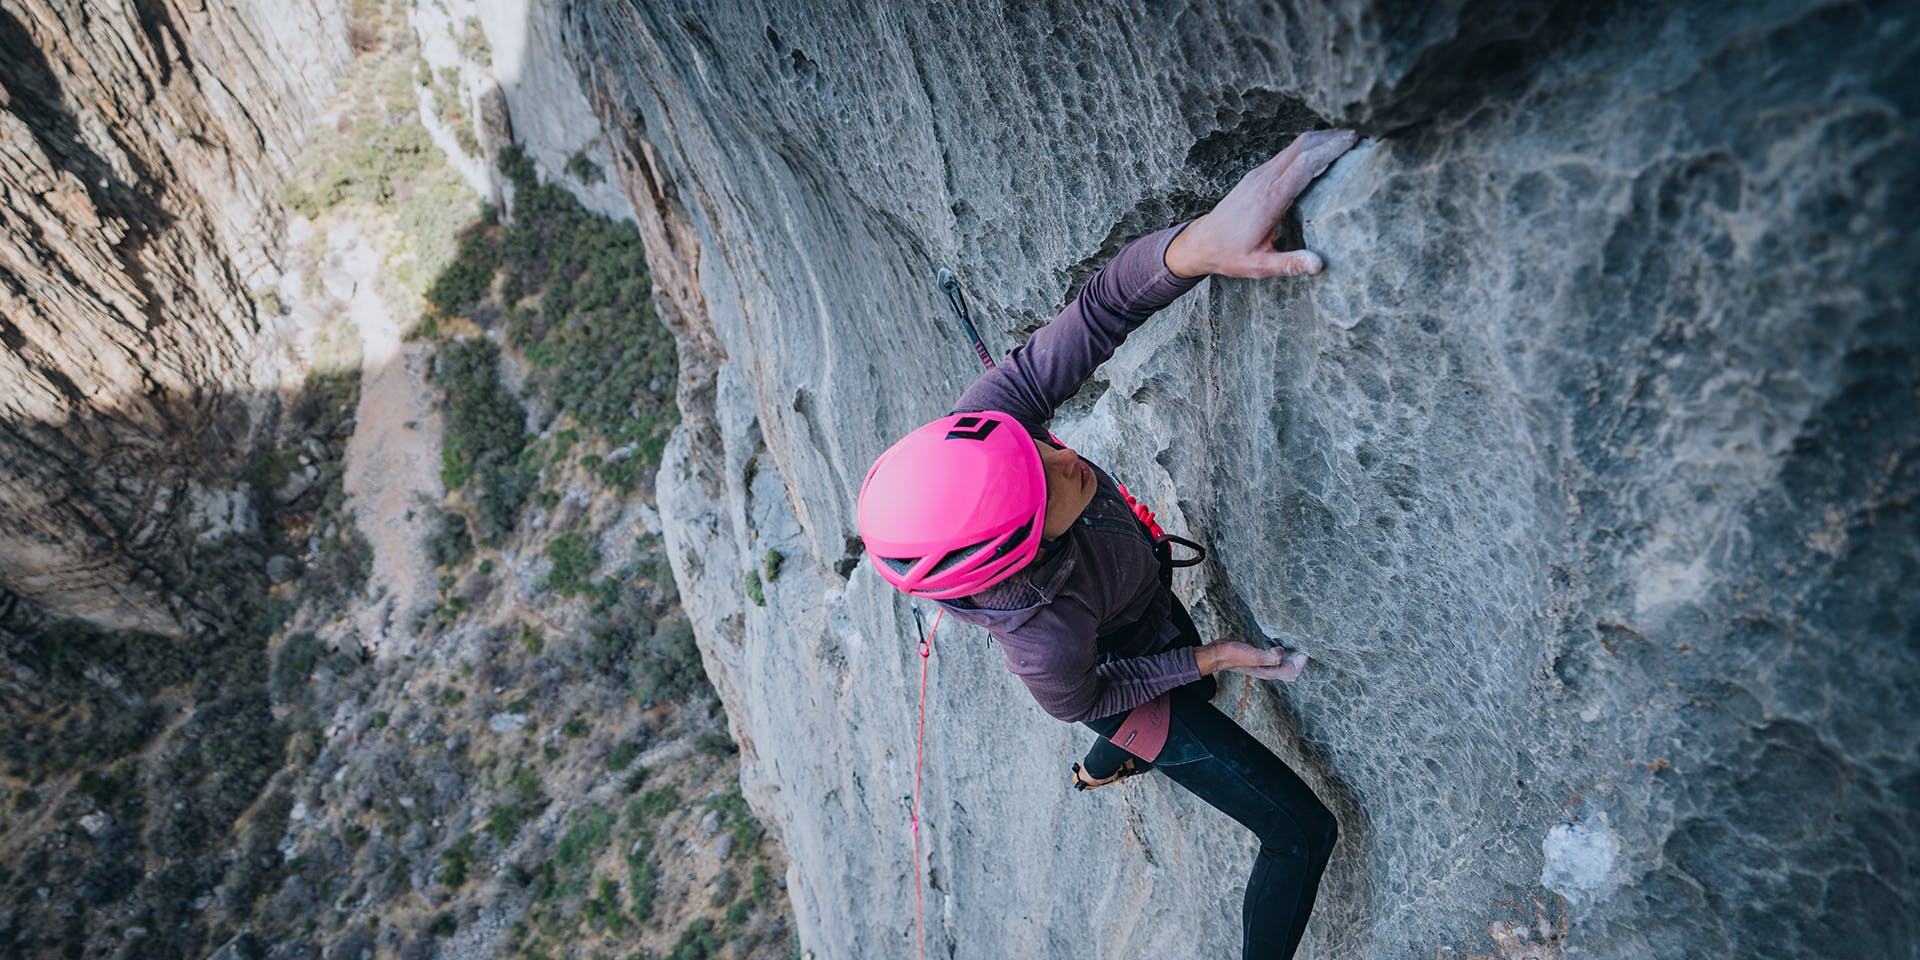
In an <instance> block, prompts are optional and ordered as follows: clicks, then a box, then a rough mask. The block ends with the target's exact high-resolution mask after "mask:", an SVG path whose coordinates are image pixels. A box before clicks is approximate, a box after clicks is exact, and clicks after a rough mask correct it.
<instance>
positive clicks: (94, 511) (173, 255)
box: [0, 0, 349, 636]
mask: <svg viewBox="0 0 1920 960" xmlns="http://www.w3.org/2000/svg"><path fill="white" fill-rule="evenodd" d="M340 6H341V5H337V4H330V3H290V4H277V5H273V8H272V9H268V8H266V7H260V6H250V5H238V6H235V7H233V8H231V9H229V8H227V7H226V6H224V5H223V6H220V7H218V8H215V9H208V7H207V5H205V4H200V3H186V2H177V0H118V2H105V3H96V2H92V0H88V2H84V3H82V2H77V0H76V2H56V3H48V2H34V0H27V2H15V0H6V2H0V131H4V132H3V133H0V196H4V197H5V203H4V204H0V504H4V506H0V556H4V558H5V560H4V562H0V588H4V589H5V590H9V591H12V592H14V593H17V594H20V595H22V596H25V597H27V598H29V599H31V600H34V601H37V602H38V603H40V604H42V605H44V606H45V607H46V608H47V609H49V610H51V611H53V612H55V613H60V614H65V615H70V616H83V617H86V618H88V619H90V620H93V621H94V622H96V623H100V624H103V625H107V626H111V627H114V628H118V629H126V630H141V631H151V632H156V633H161V634H167V635H172V636H182V635H184V634H185V633H186V632H187V631H188V630H189V629H190V628H191V626H192V625H193V623H194V621H195V620H196V614H195V612H194V611H193V610H191V609H189V608H188V607H187V605H185V604H184V603H183V602H182V601H181V600H180V594H181V593H182V592H183V589H184V584H185V582H186V581H187V580H188V579H189V578H190V577H191V574H192V563H191V558H192V555H193V549H194V547H195V545H196V543H197V542H199V541H200V540H203V539H213V538H217V537H219V536H222V535H224V534H228V533H233V532H236V531H238V532H250V531H251V529H252V527H253V526H254V524H255V519H254V517H253V515H252V513H251V511H250V509H249V507H248V501H249V499H250V493H249V492H248V490H247V488H246V486H245V485H244V483H243V482H241V480H240V479H239V477H240V475H241V474H243V473H244V472H245V471H244V467H245V464H246V462H247V460H248V458H249V456H250V454H251V453H252V452H253V449H254V448H255V447H256V446H257V443H258V440H259V436H260V430H261V427H262V426H263V424H264V422H265V421H266V420H267V419H268V418H270V416H271V414H272V411H271V409H270V408H269V405H270V403H271V400H270V397H271V395H272V388H273V387H274V386H276V385H277V379H278V370H277V363H276V358H275V355H274V354H273V353H272V352H271V351H266V350H262V349H260V347H261V345H262V343H263V342H264V341H266V340H267V339H268V338H267V330H268V327H269V326H270V324H271V322H272V318H271V317H270V316H269V315H268V312H267V311H264V310H262V311H256V309H255V305H254V304H253V303H252V302H251V301H250V300H249V299H248V293H249V291H252V290H255V289H264V288H266V287H268V286H270V285H271V282H272V280H273V279H274V278H275V276H276V275H277V271H276V269H275V267H274V264H273V262H272V260H271V259H270V256H271V254H270V247H271V245H272V244H273V243H274V242H275V240H276V239H277V238H278V236H279V233H280V211H279V204H278V203H277V199H278V196H279V191H280V186H281V184H282V183H283V182H284V181H285V179H286V176H287V174H288V172H289V171H290V170H291V167H292V163H293V157H294V156H295V155H296V154H297V152H298V150H299V147H300V144H301V142H302V140H303V139H304V137H305V134H306V124H307V122H308V120H309V118H310V117H311V116H312V115H313V114H314V113H315V112H316V110H317V108H318V106H319V105H320V104H322V103H324V102H325V100H326V98H327V97H328V96H330V95H331V94H332V92H333V83H334V80H335V78H336V76H337V75H338V73H339V71H340V70H341V69H343V68H344V66H345V63H346V61H347V59H348V57H349V50H348V43H347V30H346V23H345V11H344V10H343V9H340Z"/></svg>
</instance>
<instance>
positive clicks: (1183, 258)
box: [1166, 130, 1356, 277]
mask: <svg viewBox="0 0 1920 960" xmlns="http://www.w3.org/2000/svg"><path fill="white" fill-rule="evenodd" d="M1355 139H1356V136H1355V134H1354V132H1353V131H1352V130H1311V131H1308V132H1306V133H1303V134H1301V135H1299V136H1298V137H1295V138H1294V139H1293V142H1292V143H1290V144H1287V148H1286V149H1285V150H1282V151H1280V152H1279V153H1277V154H1274V155H1273V157H1272V158H1271V159H1269V160H1268V161H1267V162H1266V163H1263V164H1261V165H1259V166H1258V167H1255V168H1253V170H1252V171H1251V172H1249V173H1248V174H1247V175H1246V176H1244V177H1241V178H1240V182H1239V183H1236V184H1234V185H1233V189H1232V190H1230V191H1228V193H1227V195H1226V196H1225V197H1223V198H1221V200H1220V202H1219V203H1217V204H1214V207H1213V209H1212V210H1209V211H1207V212H1206V214H1205V215H1203V216H1201V217H1200V219H1198V220H1195V221H1193V223H1192V225H1190V226H1189V227H1187V229H1186V230H1184V231H1182V232H1181V233H1180V235H1179V236H1177V237H1175V238H1174V239H1173V242H1172V243H1171V244H1169V245H1168V246H1167V254H1166V262H1167V269H1169V270H1171V271H1173V273H1174V274H1175V275H1176V276H1180V277H1198V276H1203V275H1206V274H1210V273H1211V274H1219V275H1220V276H1223V277H1298V276H1304V275H1307V274H1313V273H1319V272H1320V270H1321V268H1322V266H1323V264H1322V262H1321V260H1320V255H1319V254H1317V253H1314V252H1313V251H1311V250H1275V249H1274V241H1275V239H1276V238H1277V236H1278V234H1279V231H1280V218H1281V217H1283V216H1285V215H1286V212H1287V208H1288V207H1291V206H1293V202H1294V201H1295V200H1297V199H1299V197H1300V193H1301V191H1304V190H1306V189H1307V184H1309V183H1312V182H1313V178H1315V177H1317V176H1319V175H1320V174H1321V173H1322V172H1324V171H1325V170H1326V169H1327V167H1328V166H1329V165H1331V164H1332V163H1333V161H1335V160H1337V159H1339V158H1340V155H1341V154H1343V153H1346V152H1347V151H1348V150H1350V149H1352V148H1353V144H1354V141H1355Z"/></svg>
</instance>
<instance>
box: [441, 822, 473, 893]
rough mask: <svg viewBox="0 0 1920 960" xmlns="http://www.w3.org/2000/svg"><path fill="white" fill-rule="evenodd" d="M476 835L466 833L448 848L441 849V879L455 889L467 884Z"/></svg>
mask: <svg viewBox="0 0 1920 960" xmlns="http://www.w3.org/2000/svg"><path fill="white" fill-rule="evenodd" d="M473 840H474V835H473V834H471V833H469V834H464V835H462V836H461V837H460V839H458V840H455V841H454V842H453V844H452V845H451V846H449V847H447V849H445V850H442V851H440V864H441V867H440V876H439V878H438V879H439V881H440V882H441V883H442V884H444V885H446V886H449V887H452V888H453V889H455V890H458V889H460V888H461V887H463V886H466V884H467V869H468V868H469V867H470V866H472V865H473Z"/></svg>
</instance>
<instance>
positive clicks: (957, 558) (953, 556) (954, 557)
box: [927, 540, 988, 577]
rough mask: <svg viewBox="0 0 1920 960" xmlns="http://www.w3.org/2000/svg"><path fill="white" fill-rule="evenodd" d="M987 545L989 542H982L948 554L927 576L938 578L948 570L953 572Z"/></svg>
mask: <svg viewBox="0 0 1920 960" xmlns="http://www.w3.org/2000/svg"><path fill="white" fill-rule="evenodd" d="M987 543H988V541H985V540H982V541H980V542H979V543H976V544H974V545H973V546H970V547H961V548H960V549H958V550H955V551H954V552H952V553H949V554H947V555H946V556H945V557H942V558H941V560H940V562H939V563H938V564H936V565H935V566H934V568H933V569H932V570H929V571H927V576H929V577H932V576H938V575H940V574H942V573H945V572H947V571H948V570H952V569H953V568H954V567H957V566H959V565H960V564H962V563H965V562H966V561H967V558H969V557H971V556H973V555H974V554H976V553H979V552H980V548H981V547H984V546H986V545H987Z"/></svg>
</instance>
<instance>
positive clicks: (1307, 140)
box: [954, 130, 1355, 428]
mask: <svg viewBox="0 0 1920 960" xmlns="http://www.w3.org/2000/svg"><path fill="white" fill-rule="evenodd" d="M1354 139H1355V137H1354V133H1353V131H1351V130H1314V131H1310V132H1307V133H1303V134H1301V135H1300V136H1298V137H1295V138H1294V140H1293V142H1292V143H1290V144H1288V145H1287V148H1286V149H1285V150H1282V151H1280V152H1279V153H1277V154H1275V155H1274V156H1273V157H1272V159H1269V160H1268V161H1267V162H1266V163H1263V164H1261V165H1260V166H1258V167H1255V168H1254V169H1253V170H1252V171H1251V172H1249V173H1248V174H1247V175H1246V176H1244V177H1242V178H1240V182H1239V183H1237V184H1235V185H1234V187H1233V189H1232V190H1231V191H1229V192H1228V193H1227V195H1226V196H1225V197H1223V198H1222V199H1221V200H1220V202H1219V203H1217V204H1215V205H1214V207H1213V209H1212V210H1209V211H1207V212H1206V213H1205V214H1204V215H1202V216H1201V217H1200V218H1199V219H1197V220H1192V221H1189V222H1187V223H1180V224H1175V225H1173V226H1171V227H1167V228H1166V229H1164V230H1159V231H1156V232H1154V233H1150V234H1148V235H1146V236H1144V237H1141V238H1139V239H1137V240H1135V241H1133V242H1132V243H1129V244H1127V245H1126V246H1125V247H1122V248H1121V249H1120V252H1119V253H1117V254H1115V255H1114V257H1113V259H1112V260H1111V261H1109V262H1108V263H1107V265H1106V266H1104V267H1101V268H1100V269H1099V270H1098V271H1097V272H1095V273H1094V275H1093V276H1092V277H1090V278H1089V279H1088V280H1087V282H1086V285H1085V286H1083V287H1082V288H1081V289H1080V295H1079V296H1077V297H1075V298H1074V300H1073V302H1072V303H1071V304H1068V305H1067V308H1066V309H1065V310H1062V311H1061V312H1060V314H1059V316H1056V317H1054V318H1053V320H1052V321H1050V322H1048V323H1047V325H1046V326H1044V327H1041V328H1040V329H1039V330H1037V331H1035V332H1034V334H1033V336H1031V337H1029V338H1027V342H1026V343H1023V344H1021V345H1020V346H1018V347H1016V348H1014V350H1013V352H1012V353H1010V354H1008V355H1007V358H1006V360H1005V361H1004V362H1002V363H1001V364H1000V365H999V366H998V367H995V368H994V369H992V370H988V371H987V372H986V373H983V374H981V375H980V377H979V379H977V380H975V381H974V382H973V385H972V386H969V387H968V388H967V390H966V392H965V393H963V394H961V396H960V401H959V402H958V403H956V404H955V405H954V410H956V411H961V410H999V411H1002V412H1004V413H1008V414H1012V415H1013V417H1014V418H1015V419H1017V420H1020V421H1021V422H1023V423H1025V424H1028V425H1029V426H1031V427H1035V428H1039V427H1043V426H1044V425H1045V424H1046V422H1047V421H1048V420H1051V419H1053V411H1054V409H1055V408H1057V407H1059V405H1060V404H1062V403H1065V402H1066V401H1067V398H1068V397H1071V396H1073V394H1074V392H1075V391H1077V390H1079V389H1080V385H1081V384H1082V383H1084V382H1085V381H1086V379H1087V377H1088V376H1089V375H1091V374H1092V373H1093V371H1094V368H1096V367H1098V366H1099V365H1100V364H1102V363H1105V362H1106V360H1107V358H1108V357H1111V356H1113V351H1114V350H1115V349H1116V348H1118V347H1119V346H1120V343H1121V341H1123V340H1125V339H1126V338H1127V334H1128V333H1131V332H1132V331H1133V330H1134V328H1136V327H1138V326H1139V325H1140V324H1142V323H1145V322H1146V320H1147V318H1148V317H1150V316H1152V315H1153V314H1154V313H1155V312H1156V311H1158V310H1160V309H1161V308H1162V307H1165V306H1166V305H1167V304H1170V303H1172V302H1173V301H1174V300H1175V299H1178V298H1179V297H1180V295H1181V294H1184V293H1186V292H1187V291H1188V290H1191V289H1193V288H1194V286H1196V285H1197V284H1199V282H1200V280H1201V278H1203V277H1205V276H1207V275H1208V274H1219V275H1221V276H1227V277H1275V276H1301V275H1305V274H1312V273H1319V272H1320V269H1321V266H1322V264H1321V261H1320V257H1319V255H1318V254H1315V253H1314V252H1313V251H1311V250H1287V251H1281V250H1275V249H1274V240H1275V237H1276V236H1277V235H1278V233H1279V229H1280V218H1281V217H1282V216H1284V215H1285V214H1286V212H1287V208H1288V207H1290V206H1292V205H1293V202H1294V200H1295V199H1297V198H1298V197H1299V196H1300V192H1301V191H1303V190H1305V189H1306V188H1307V184H1308V183H1310V182H1312V180H1313V178H1314V177H1317V176H1319V175H1320V173H1321V171H1323V170H1325V169H1326V168H1327V166H1328V165H1329V164H1331V163H1333V161H1334V160H1335V159H1337V158H1339V156H1340V155H1341V154H1343V153H1345V152H1347V150H1348V149H1350V148H1352V146H1353V144H1354Z"/></svg>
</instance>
